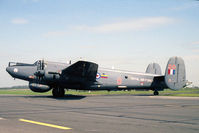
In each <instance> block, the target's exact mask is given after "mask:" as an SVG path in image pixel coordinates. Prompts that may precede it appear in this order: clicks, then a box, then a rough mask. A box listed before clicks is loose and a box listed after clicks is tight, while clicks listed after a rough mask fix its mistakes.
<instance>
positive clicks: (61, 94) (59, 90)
mask: <svg viewBox="0 0 199 133" xmlns="http://www.w3.org/2000/svg"><path fill="white" fill-rule="evenodd" d="M52 94H53V97H64V95H65V90H64V89H63V88H54V89H53V90H52Z"/></svg>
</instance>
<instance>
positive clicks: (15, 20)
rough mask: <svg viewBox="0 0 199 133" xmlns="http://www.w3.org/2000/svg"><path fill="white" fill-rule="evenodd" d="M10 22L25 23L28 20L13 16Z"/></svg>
mask: <svg viewBox="0 0 199 133" xmlns="http://www.w3.org/2000/svg"><path fill="white" fill-rule="evenodd" d="M11 23H13V24H27V23H28V20H26V19H24V18H15V19H13V20H12V21H11Z"/></svg>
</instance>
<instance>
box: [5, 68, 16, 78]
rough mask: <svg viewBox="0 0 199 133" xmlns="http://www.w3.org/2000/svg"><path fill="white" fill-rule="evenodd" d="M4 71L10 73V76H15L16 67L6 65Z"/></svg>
mask: <svg viewBox="0 0 199 133" xmlns="http://www.w3.org/2000/svg"><path fill="white" fill-rule="evenodd" d="M6 71H7V72H8V73H9V74H10V75H11V76H13V77H14V76H16V73H17V72H18V69H17V68H13V67H6Z"/></svg>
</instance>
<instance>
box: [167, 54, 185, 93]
mask: <svg viewBox="0 0 199 133" xmlns="http://www.w3.org/2000/svg"><path fill="white" fill-rule="evenodd" d="M165 83H166V85H167V87H169V88H170V89H172V90H179V89H181V88H183V87H185V86H186V72H185V64H184V61H183V59H182V58H181V57H171V58H170V59H169V61H168V64H167V67H166V72H165Z"/></svg>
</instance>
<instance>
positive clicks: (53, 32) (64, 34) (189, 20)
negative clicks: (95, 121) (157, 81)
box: [0, 0, 199, 87]
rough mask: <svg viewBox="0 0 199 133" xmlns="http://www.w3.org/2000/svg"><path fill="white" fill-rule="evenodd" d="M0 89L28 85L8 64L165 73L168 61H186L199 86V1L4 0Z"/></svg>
mask: <svg viewBox="0 0 199 133" xmlns="http://www.w3.org/2000/svg"><path fill="white" fill-rule="evenodd" d="M0 46H1V47H0V87H7V86H13V85H26V84H28V83H27V82H24V81H21V80H13V79H12V78H11V76H10V75H9V74H8V73H7V72H6V71H5V68H6V66H7V65H8V62H9V61H14V62H27V63H34V62H35V61H36V60H38V59H46V60H51V61H60V62H66V61H68V60H70V59H72V61H73V62H75V61H77V60H78V59H79V58H80V57H82V58H83V59H85V60H89V61H94V62H96V63H98V64H99V65H100V66H103V67H108V68H111V67H112V66H114V67H115V68H117V69H125V70H131V71H139V72H144V71H145V69H146V67H147V65H148V64H149V63H151V62H157V63H159V64H160V66H161V68H162V71H163V72H164V71H165V67H166V64H167V61H168V59H169V57H171V56H181V57H182V58H183V59H184V60H185V65H186V72H187V79H188V80H189V81H192V82H193V84H194V85H199V1H194V0H141V1H140V0H56V1H55V0H0Z"/></svg>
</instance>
